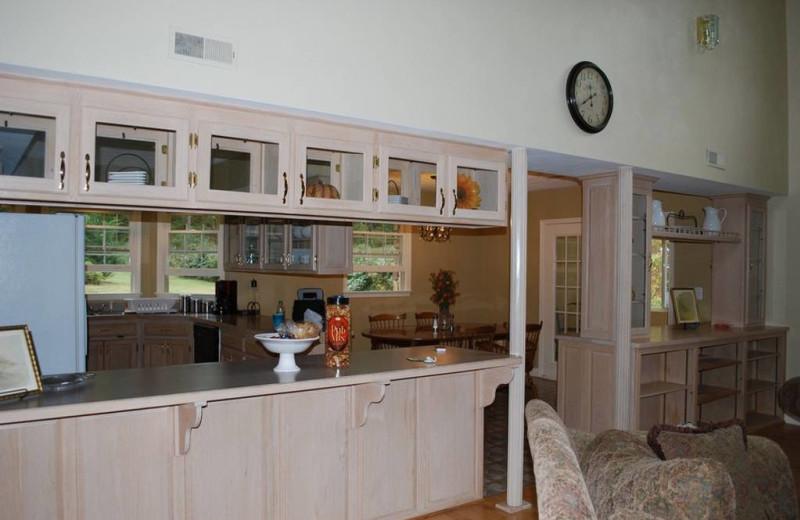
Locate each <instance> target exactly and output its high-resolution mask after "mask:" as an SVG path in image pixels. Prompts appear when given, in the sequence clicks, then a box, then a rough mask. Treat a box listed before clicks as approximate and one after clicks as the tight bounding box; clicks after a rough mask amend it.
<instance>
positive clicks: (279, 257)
mask: <svg viewBox="0 0 800 520" xmlns="http://www.w3.org/2000/svg"><path fill="white" fill-rule="evenodd" d="M286 231H287V227H286V224H285V223H284V221H282V220H267V221H266V223H265V224H264V261H263V262H262V267H263V268H264V269H270V270H276V271H277V270H281V271H282V270H283V269H284V268H285V266H286Z"/></svg>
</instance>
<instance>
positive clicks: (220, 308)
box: [214, 280, 239, 314]
mask: <svg viewBox="0 0 800 520" xmlns="http://www.w3.org/2000/svg"><path fill="white" fill-rule="evenodd" d="M214 295H215V303H216V306H215V307H216V312H217V314H236V313H238V312H239V310H238V309H237V308H236V297H237V294H236V280H218V281H217V282H216V284H215V285H214Z"/></svg>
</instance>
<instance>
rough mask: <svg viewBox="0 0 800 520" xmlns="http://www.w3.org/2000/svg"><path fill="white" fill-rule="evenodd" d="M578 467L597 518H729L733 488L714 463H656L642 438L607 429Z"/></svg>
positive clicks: (673, 461) (716, 463)
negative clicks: (637, 515) (638, 514)
mask: <svg viewBox="0 0 800 520" xmlns="http://www.w3.org/2000/svg"><path fill="white" fill-rule="evenodd" d="M580 463H581V469H582V470H583V474H584V478H585V480H586V487H587V489H588V491H589V496H590V497H591V499H592V503H593V504H594V507H595V511H596V512H597V517H598V518H611V517H615V518H635V517H636V512H641V513H642V514H641V515H640V517H641V518H649V517H658V518H669V519H671V520H672V519H675V520H695V519H699V518H707V519H711V518H713V519H732V518H735V516H734V514H735V510H734V503H735V502H734V488H733V484H732V483H731V479H730V477H729V476H728V474H727V473H726V472H725V468H724V466H723V465H722V464H720V463H719V462H715V461H713V460H709V459H682V460H669V461H662V460H661V459H659V458H658V457H657V456H656V455H655V454H654V453H653V450H651V449H650V447H649V446H648V445H647V443H646V442H645V441H644V439H643V438H641V437H639V436H636V435H635V434H633V433H631V432H625V431H619V430H607V431H604V432H601V433H599V434H597V436H595V438H594V440H593V441H592V443H591V444H590V445H589V446H587V447H586V449H585V450H584V452H583V457H582V458H581V461H580Z"/></svg>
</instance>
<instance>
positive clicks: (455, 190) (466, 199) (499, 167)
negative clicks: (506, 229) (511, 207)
mask: <svg viewBox="0 0 800 520" xmlns="http://www.w3.org/2000/svg"><path fill="white" fill-rule="evenodd" d="M450 161H451V169H450V175H449V178H448V181H449V183H450V186H449V192H448V193H447V194H446V195H447V198H448V202H447V204H448V209H449V215H448V216H450V217H453V218H458V217H463V218H468V219H487V220H501V221H503V222H505V218H506V211H505V210H506V186H505V179H506V165H505V164H504V163H492V162H486V161H477V160H471V159H463V158H458V157H454V158H451V159H450Z"/></svg>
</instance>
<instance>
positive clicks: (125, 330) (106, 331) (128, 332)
mask: <svg viewBox="0 0 800 520" xmlns="http://www.w3.org/2000/svg"><path fill="white" fill-rule="evenodd" d="M88 333H89V338H91V339H97V338H100V337H107V338H120V337H134V338H135V337H136V334H137V326H136V320H127V321H116V322H107V321H100V322H96V321H93V320H91V319H90V320H89V331H88Z"/></svg>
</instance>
